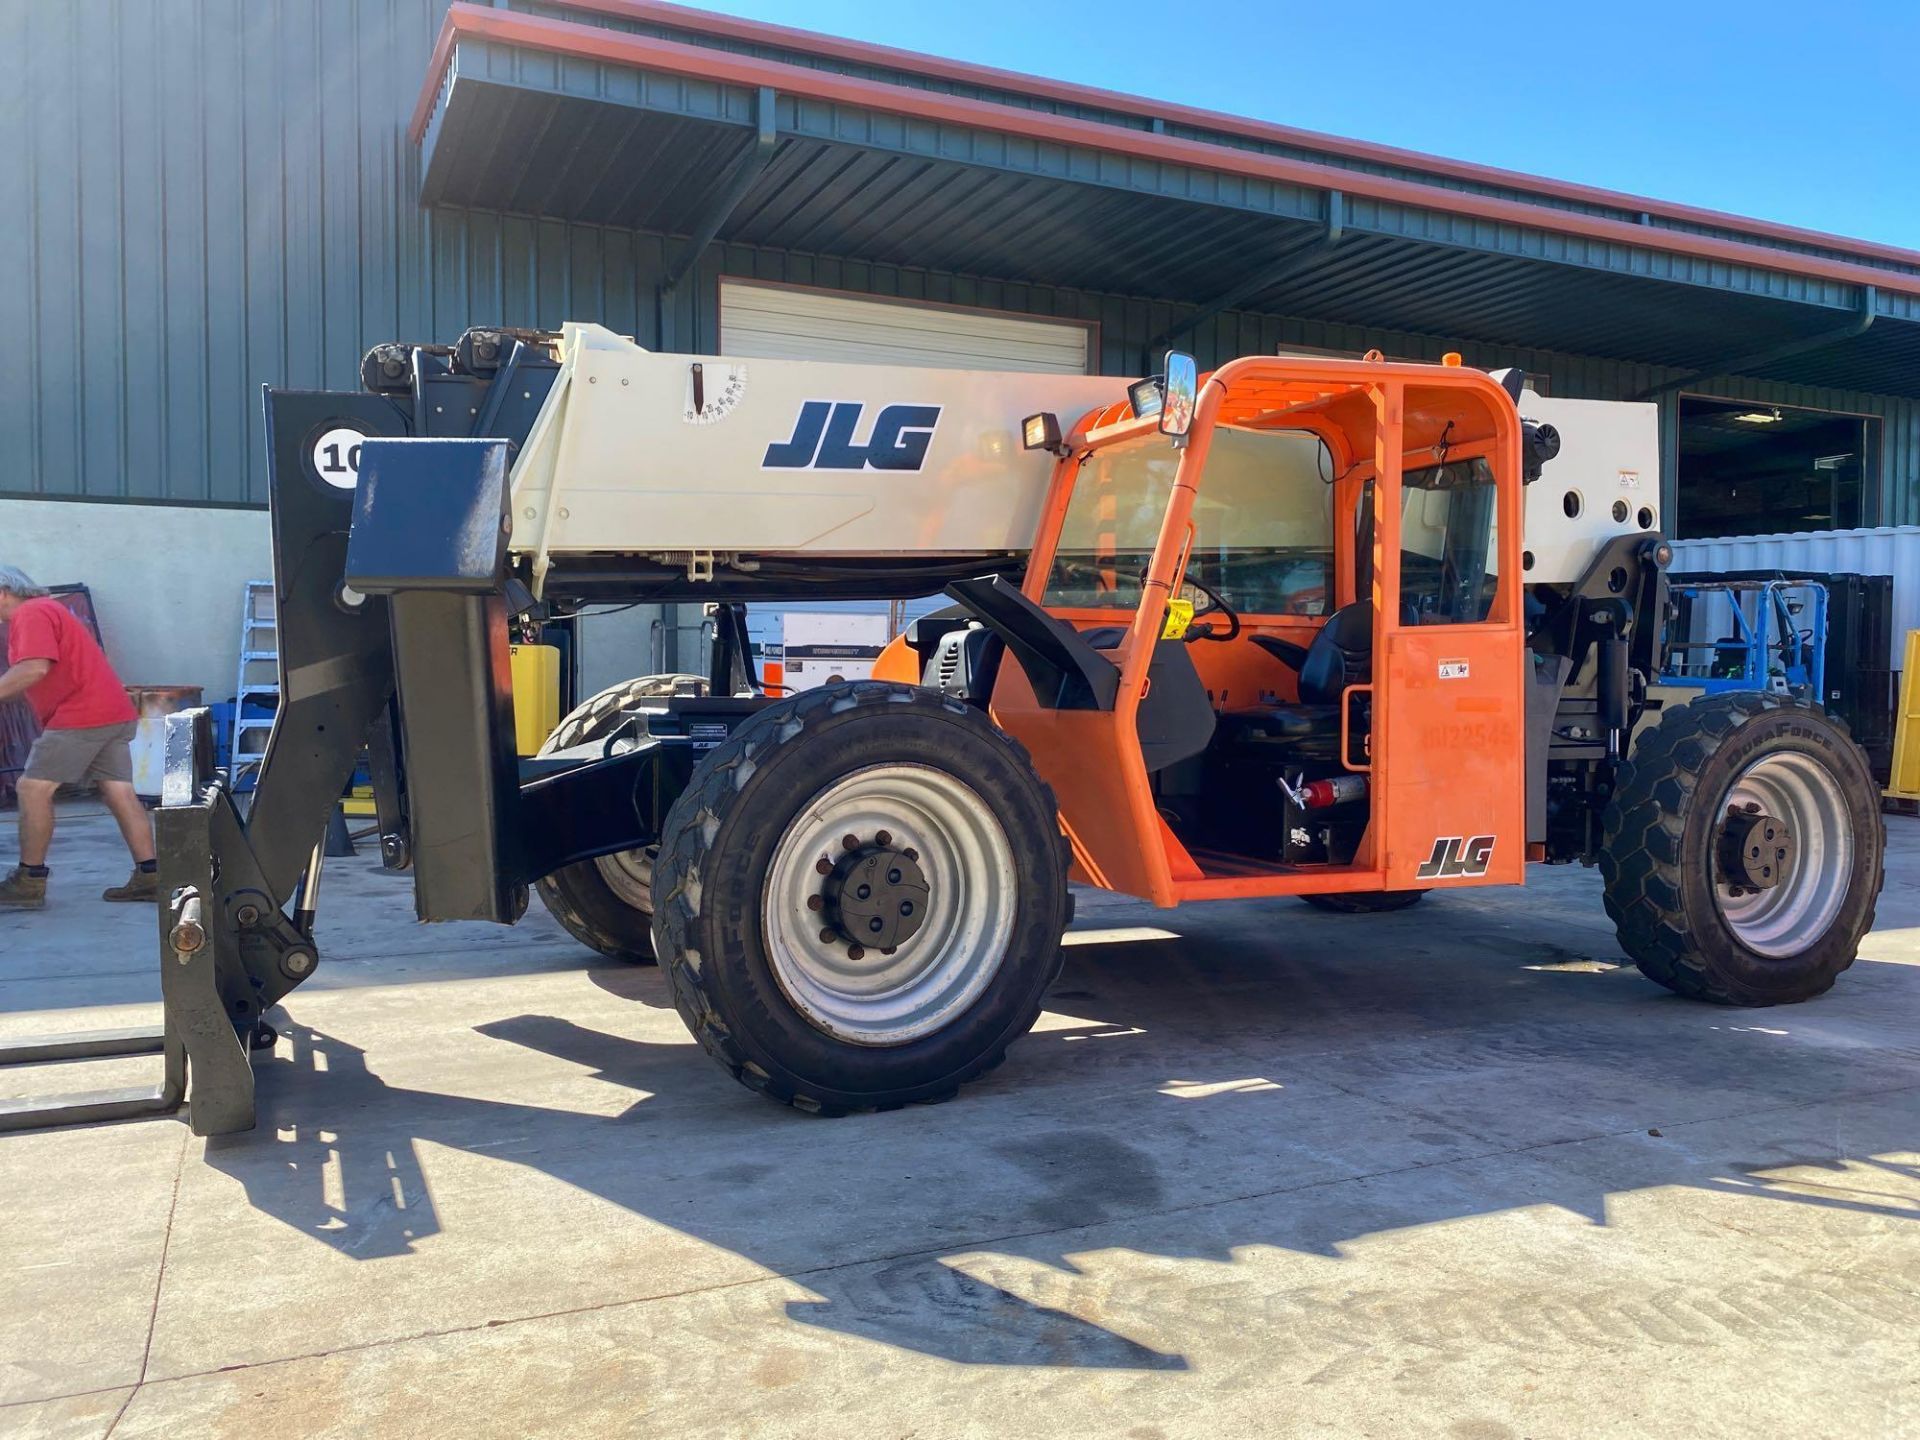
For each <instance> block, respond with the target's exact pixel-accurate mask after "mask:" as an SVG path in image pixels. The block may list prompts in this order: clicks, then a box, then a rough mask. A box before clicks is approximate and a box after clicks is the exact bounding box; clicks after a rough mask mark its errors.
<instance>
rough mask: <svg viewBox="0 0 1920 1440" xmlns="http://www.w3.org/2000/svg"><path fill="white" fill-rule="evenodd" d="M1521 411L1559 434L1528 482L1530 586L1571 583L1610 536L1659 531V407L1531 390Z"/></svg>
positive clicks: (1526, 532)
mask: <svg viewBox="0 0 1920 1440" xmlns="http://www.w3.org/2000/svg"><path fill="white" fill-rule="evenodd" d="M1520 413H1521V414H1522V415H1524V416H1526V418H1527V419H1529V420H1540V421H1544V422H1545V423H1547V424H1549V425H1552V426H1553V427H1554V428H1555V429H1556V430H1558V431H1559V432H1560V454H1559V455H1558V456H1557V457H1555V458H1554V459H1552V460H1549V461H1548V462H1547V463H1546V465H1545V466H1544V467H1543V468H1542V470H1541V472H1540V478H1539V479H1538V480H1536V481H1534V482H1533V483H1532V484H1531V485H1529V486H1527V518H1526V527H1525V530H1524V532H1523V533H1524V537H1525V538H1524V544H1525V549H1526V552H1527V554H1529V555H1531V556H1532V557H1533V564H1532V566H1531V567H1529V568H1528V570H1527V572H1526V574H1525V575H1524V576H1523V577H1522V578H1523V579H1524V580H1525V581H1526V582H1527V583H1528V584H1529V585H1571V584H1573V583H1574V582H1575V581H1576V580H1578V579H1579V578H1580V577H1581V576H1582V575H1584V574H1586V573H1587V567H1588V566H1589V565H1591V564H1592V563H1593V557H1594V556H1595V555H1597V554H1598V553H1599V552H1600V547H1601V546H1603V545H1605V544H1606V543H1607V541H1609V540H1612V539H1614V538H1615V537H1616V536H1620V535H1633V534H1643V533H1647V532H1650V531H1656V530H1658V529H1659V528H1660V407H1659V406H1657V405H1639V404H1632V403H1630V402H1627V401H1624V400H1562V399H1560V398H1558V397H1557V396H1541V395H1535V394H1534V393H1533V392H1532V391H1530V390H1529V391H1524V392H1522V394H1521V396H1520ZM1570 495H1571V496H1573V497H1574V498H1573V499H1572V500H1569V499H1568V498H1567V497H1568V496H1570Z"/></svg>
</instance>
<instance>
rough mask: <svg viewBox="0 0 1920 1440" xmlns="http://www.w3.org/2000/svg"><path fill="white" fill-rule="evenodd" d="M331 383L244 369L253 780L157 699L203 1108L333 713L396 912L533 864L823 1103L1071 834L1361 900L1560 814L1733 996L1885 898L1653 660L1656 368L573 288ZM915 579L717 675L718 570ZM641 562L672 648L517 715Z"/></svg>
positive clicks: (552, 889) (772, 578)
mask: <svg viewBox="0 0 1920 1440" xmlns="http://www.w3.org/2000/svg"><path fill="white" fill-rule="evenodd" d="M1452 358H1453V357H1449V359H1450V360H1452ZM363 379H364V382H365V391H364V393H358V394H312V393H298V392H269V393H268V395H267V397H266V404H267V419H268V433H269V441H270V446H271V455H272V502H273V541H274V563H275V578H276V583H277V591H278V599H279V620H280V627H281V635H280V654H281V666H282V694H283V697H284V698H283V702H282V708H281V710H280V713H279V718H278V720H277V723H276V726H275V729H274V731H273V736H272V740H271V742H270V746H269V749H268V751H267V755H266V759H265V762H264V764H263V765H262V767H261V770H260V774H259V781H258V787H257V790H256V792H255V797H254V801H253V805H252V808H251V811H250V812H249V813H248V814H247V816H246V817H245V818H242V816H241V815H240V813H239V811H238V810H236V808H235V805H234V802H233V799H232V797H231V796H230V795H229V794H228V792H227V790H226V788H225V786H224V783H223V779H222V777H221V776H220V775H219V773H218V772H216V771H215V770H214V769H213V767H212V764H211V759H210V756H209V754H208V746H207V726H206V717H205V716H204V715H197V716H187V717H180V718H178V719H177V720H176V722H175V723H176V728H175V731H174V732H173V733H171V734H170V736H169V741H170V748H171V749H172V751H173V761H174V763H173V767H172V769H171V770H170V772H169V776H168V785H169V792H168V803H167V804H166V806H165V807H164V808H163V809H162V810H161V811H160V813H159V832H160V844H161V875H162V882H163V883H162V889H163V894H164V895H166V896H167V897H168V898H167V900H166V901H165V903H163V905H162V907H161V921H160V930H161V957H162V969H163V974H164V978H165V990H166V1000H167V1009H166V1013H167V1028H168V1038H167V1046H168V1061H169V1067H168V1075H169V1087H170V1089H171V1090H172V1092H173V1094H174V1095H175V1096H176V1098H177V1093H178V1087H179V1086H180V1085H181V1084H182V1083H183V1081H184V1079H185V1077H186V1074H187V1072H188V1067H189V1066H190V1067H191V1079H192V1092H191V1096H190V1108H191V1119H192V1123H193V1127H194V1129H195V1130H196V1131H199V1132H201V1133H212V1132H222V1131H228V1130H235V1129H243V1128H246V1127H247V1126H249V1125H250V1124H251V1123H252V1120H253V1103H252V1102H253V1095H252V1079H251V1072H250V1068H249V1062H248V1054H247V1051H248V1048H249V1046H250V1045H252V1044H256V1043H259V1042H260V1040H262V1039H263V1038H266V1037H268V1036H270V1034H271V1031H270V1030H268V1029H267V1027H266V1026H265V1024H264V1022H263V1020H262V1014H263V1012H264V1011H266V1010H267V1008H268V1007H269V1006H271V1005H273V1004H274V1003H275V1002H277V1001H279V1000H280V999H281V998H282V997H283V996H284V995H286V994H287V992H289V991H290V990H292V989H293V988H294V987H295V986H296V985H298V984H299V983H300V982H301V981H303V980H305V979H306V978H308V977H309V976H310V975H312V974H313V972H314V969H315V966H316V964H317V962H318V952H317V950H316V947H315V944H314V937H313V917H314V912H315V907H316V904H317V897H318V892H319V888H320V872H321V861H320V851H319V847H318V845H317V843H316V842H317V841H318V840H319V839H320V838H321V835H322V832H323V830H324V828H325V825H326V822H327V819H328V816H329V813H330V812H331V810H332V808H333V806H334V804H335V802H336V801H337V799H338V797H339V796H340V794H341V790H342V787H343V785H344V784H345V783H346V782H347V780H348V778H349V776H350V775H351V774H352V772H353V769H354V765H355V760H356V756H357V755H358V754H359V753H360V751H361V749H362V747H363V746H365V747H367V748H368V751H369V754H370V756H371V759H372V769H373V777H374V790H375V796H376V804H377V808H378V813H379V825H380V830H381V836H382V839H381V846H382V851H383V856H384V860H385V863H386V864H387V865H388V866H389V867H393V868H407V867H411V868H412V870H413V872H414V881H415V894H416V903H417V910H418V913H419V916H420V918H421V919H423V920H454V919H461V920H467V919H482V920H494V921H499V922H503V923H512V922H513V921H515V920H516V919H518V918H519V917H520V915H521V914H522V912H523V910H524V908H525V906H526V904H527V901H528V894H529V888H530V887H536V888H538V889H539V890H540V892H541V894H542V895H543V896H544V897H545V900H546V903H547V905H548V906H549V908H550V909H551V910H552V911H553V913H554V914H555V915H556V917H557V918H558V919H559V920H560V921H561V923H562V924H563V925H564V926H566V928H567V929H568V930H570V931H571V932H572V933H573V934H575V935H577V936H579V937H580V938H582V939H583V940H585V941H586V942H587V943H589V944H590V945H592V946H594V947H595V948H597V949H599V950H600V951H602V952H604V953H605V954H607V955H611V956H619V957H623V958H627V959H642V958H652V957H654V956H657V957H658V960H659V962H660V963H661V964H662V965H664V966H665V967H667V970H668V972H669V974H670V977H671V983H672V989H673V994H674V998H675V1002H676V1004H677V1006H678V1008H679V1010H680V1013H681V1015H682V1016H683V1017H684V1018H685V1020H686V1023H687V1025H688V1026H689V1027H690V1028H691V1030H692V1031H693V1033H694V1034H695V1035H696V1036H697V1037H698V1038H699V1040H700V1043H701V1044H702V1045H703V1046H704V1047H705V1048H706V1050H707V1051H708V1052H709V1053H710V1054H711V1055H712V1056H713V1057H714V1058H715V1059H716V1060H718V1061H719V1062H720V1063H721V1065H723V1066H724V1067H725V1068H726V1069H727V1070H728V1071H730V1072H731V1073H732V1074H733V1075H734V1076H735V1077H736V1078H738V1079H739V1080H741V1081H742V1082H744V1083H745V1084H747V1085H749V1086H751V1087H753V1088H754V1089H756V1090H759V1091H761V1092H762V1093H764V1094H766V1095H769V1096H771V1097H773V1098H775V1099H777V1100H781V1101H784V1102H787V1103H789V1104H793V1105H796V1106H800V1107H802V1108H805V1109H808V1110H816V1111H822V1112H842V1111H849V1110H860V1109H868V1108H878V1107H888V1106H895V1105H899V1104H902V1103H904V1102H909V1101H929V1100H940V1099H944V1098H946V1097H948V1096H950V1095H952V1094H953V1093H954V1092H955V1090H956V1088H957V1087H958V1086H960V1085H961V1084H963V1083H965V1082H966V1081H968V1080H970V1079H972V1078H973V1077H974V1076H977V1075H979V1074H981V1073H982V1072H983V1071H986V1070H988V1069H990V1068H991V1067H992V1066H994V1065H995V1064H997V1063H998V1062H999V1061H1000V1059H1001V1058H1002V1056H1003V1055H1004V1054H1005V1052H1006V1049H1007V1047H1008V1046H1009V1045H1010V1044H1011V1043H1012V1042H1013V1041H1015V1040H1017V1039H1018V1038H1019V1037H1020V1036H1021V1035H1022V1034H1024V1033H1025V1032H1026V1031H1027V1029H1028V1028H1029V1027H1030V1026H1031V1025H1032V1024H1033V1022H1034V1019H1035V1017H1036V1015H1037V1014H1038V1012H1039V1010H1040V1006H1041V1001H1042V997H1043V995H1044V994H1045V992H1046V990H1047V987H1048V984H1049V982H1051V981H1052V980H1053V978H1054V976H1055V975H1056V974H1057V973H1058V971H1059V968H1060V963H1061V949H1060V937H1061V932H1062V930H1063V929H1064V928H1065V926H1066V924H1067V922H1068V920H1069V918H1070V915H1071V912H1072V899H1071V895H1070V892H1069V889H1068V884H1069V881H1070V880H1072V881H1078V882H1080V883H1082V884H1086V885H1093V886H1099V887H1102V888H1104V889H1108V890H1114V891H1118V892H1121V893H1124V894H1128V895H1135V896H1140V897H1142V898H1145V899H1147V900H1150V901H1152V902H1154V903H1155V904H1157V905H1162V906H1170V905H1176V904H1180V903H1182V902H1185V901H1191V900H1205V899H1215V898H1236V899H1247V898H1254V897H1274V898H1276V899H1278V898H1279V897H1287V896H1292V897H1298V898H1299V899H1301V900H1304V901H1307V902H1309V903H1311V904H1315V905H1318V906H1320V907H1322V908H1324V909H1328V910H1338V911H1349V912H1358V911H1374V910H1390V909H1398V908H1400V907H1403V906H1406V905H1411V904H1413V903H1414V902H1416V901H1418V900H1420V899H1421V898H1422V896H1423V895H1425V894H1426V892H1428V891H1430V890H1435V889H1449V888H1456V887H1461V886H1469V885H1491V884H1516V883H1519V882H1520V880H1521V879H1522V875H1523V872H1524V870H1525V867H1526V864H1527V863H1528V862H1529V861H1541V862H1566V861H1575V860H1578V861H1583V862H1589V863H1592V862H1596V861H1597V862H1598V864H1599V867H1600V870H1601V874H1602V877H1603V880H1604V884H1605V893H1606V906H1607V911H1608V913H1609V914H1610V915H1611V917H1612V918H1613V920H1614V922H1615V923H1616V925H1617V927H1618V932H1619V940H1620V944H1621V946H1622V948H1623V949H1624V950H1625V951H1626V953H1627V954H1628V955H1630V956H1631V957H1632V958H1633V960H1634V961H1635V962H1636V963H1637V964H1638V965H1639V967H1640V968H1641V969H1642V970H1643V971H1644V972H1645V973H1646V974H1647V975H1648V976H1649V977H1651V978H1652V979H1653V980H1655V981H1657V982H1658V983H1660V984H1661V985H1664V986H1666V987H1668V988H1669V989H1672V990H1675V991H1677V992H1679V993H1680V994H1682V995H1686V996H1691V997H1696V998H1699V999H1704V1000H1714V1001H1720V1002H1723V1003H1730V1004H1740V1005H1767V1004H1774V1003H1781V1002H1790V1001H1798V1000H1805V999H1807V998H1809V997H1810V996H1814V995H1818V994H1820V993H1821V992H1822V991H1824V990H1826V989H1827V987H1828V986H1830V985H1831V984H1832V983H1833V981H1834V978H1835V977H1836V976H1837V975H1838V974H1839V973H1840V972H1841V971H1842V970H1844V969H1846V968H1847V966H1848V965H1849V964H1850V963H1851V962H1852V960H1853V958H1854V955H1855V951H1856V948H1857V946H1858V945H1859V943H1860V940H1861V937H1862V936H1863V935H1864V934H1865V933H1866V932H1867V930H1868V929H1869V927H1870V925H1871V923H1872V918H1873V909H1874V903H1875V899H1876V896H1877V894H1878V892H1879V889H1880V883H1881V868H1882V852H1883V848H1884V833H1883V829H1882V823H1881V819H1880V813H1879V806H1878V792H1877V789H1876V787H1875V785H1874V783H1873V780H1872V777H1871V776H1870V774H1869V773H1868V769H1867V766H1866V763H1865V761H1864V760H1863V758H1862V756H1861V754H1860V752H1859V751H1858V750H1857V749H1856V748H1855V746H1854V745H1853V744H1852V742H1851V741H1850V740H1849V738H1848V737H1847V735H1846V733H1845V732H1844V730H1843V729H1842V728H1841V727H1840V726H1839V725H1838V724H1837V723H1835V722H1834V721H1832V720H1830V719H1828V718H1827V717H1826V716H1824V715H1823V714H1821V713H1820V712H1819V711H1817V710H1814V709H1810V708H1807V707H1805V706H1801V705H1796V704H1793V703H1790V702H1788V701H1786V700H1784V699H1783V698H1781V697H1778V696H1775V695H1769V694H1763V693H1730V694H1719V695H1713V696H1707V697H1703V698H1698V699H1694V700H1691V701H1689V702H1687V703H1684V704H1679V705H1668V706H1666V707H1665V708H1657V702H1655V701H1651V700H1650V699H1649V697H1648V695H1647V685H1648V681H1649V680H1650V679H1651V678H1653V677H1656V676H1657V675H1658V674H1659V673H1660V671H1661V669H1662V658H1663V657H1662V654H1661V632H1662V622H1663V619H1664V617H1665V613H1666V609H1667V599H1666V579H1665V573H1664V572H1665V567H1666V565H1667V562H1668V560H1669V559H1670V551H1669V548H1668V547H1667V545H1666V544H1665V543H1664V541H1663V540H1662V539H1661V537H1660V534H1659V532H1658V515H1657V499H1656V496H1657V492H1658V486H1657V481H1656V475H1657V464H1658V459H1657V455H1658V447H1657V443H1656V439H1655V432H1654V419H1653V411H1652V408H1651V407H1647V406H1627V405H1607V404H1599V403H1584V402H1573V401H1564V400H1543V399H1540V398H1538V397H1535V396H1533V395H1532V394H1531V393H1530V392H1525V391H1523V389H1522V386H1521V383H1520V381H1521V377H1519V376H1518V375H1515V374H1507V375H1504V376H1490V375H1488V374H1485V373H1482V372H1480V371H1476V370H1473V369H1470V368H1466V367H1464V366H1461V365H1459V364H1458V363H1457V362H1456V363H1449V364H1443V365H1424V364H1400V363H1389V362H1386V361H1384V360H1382V359H1380V358H1379V357H1378V356H1369V357H1367V358H1365V359H1359V360H1335V359H1322V358H1287V357H1251V358H1246V359H1240V360H1235V361H1233V362H1232V363H1230V364H1227V365H1224V366H1222V367H1221V368H1220V369H1218V370H1216V371H1214V372H1213V373H1212V374H1211V375H1208V376H1205V377H1199V376H1196V375H1195V373H1194V369H1193V364H1192V361H1191V360H1190V359H1189V358H1187V357H1184V356H1180V355H1177V354H1176V355H1170V356H1169V357H1168V359H1167V364H1166V367H1165V374H1164V375H1163V376H1160V377H1156V378H1155V379H1154V380H1150V381H1143V382H1140V383H1138V384H1136V385H1134V386H1132V387H1130V388H1129V390H1128V391H1127V394H1126V398H1125V399H1122V398H1121V395H1120V384H1119V382H1114V381H1108V380H1100V379H1089V378H1072V379H1060V378H1058V377H1046V376H1036V375H983V374H970V373H965V372H952V371H934V370H911V369H895V368H881V367H864V366H857V365H831V364H810V363H800V362H791V361H761V360H755V361H751V362H739V361H730V360H727V359H724V358H720V357H688V356H680V355H663V354H651V353H648V352H646V351H644V350H642V349H640V348H639V347H637V346H635V345H633V344H631V343H630V342H627V341H624V340H622V339H620V338H619V337H617V336H614V335H612V334H610V333H608V332H606V331H604V330H601V329H599V328H597V327H594V326H575V325H569V326H568V327H566V329H565V330H564V332H562V333H561V334H558V335H556V334H550V333H517V332H503V331H474V332H469V333H468V334H467V335H466V336H465V337H463V338H462V340H461V341H460V343H459V344H458V345H457V346H455V347H447V348H435V347H427V346H414V347H407V346H385V347H381V348H379V349H376V350H375V351H373V352H372V353H371V354H370V355H369V356H368V357H367V361H366V364H365V367H364V375H363ZM1523 397H1524V405H1525V409H1526V411H1527V414H1526V417H1525V418H1523V416H1522V408H1521V403H1520V402H1522V401H1523ZM943 588H944V589H945V591H946V593H947V594H948V595H949V596H950V597H951V598H952V599H953V600H954V601H955V602H956V603H955V605H954V607H953V608H952V609H951V610H950V611H947V612H944V613H942V614H939V615H936V616H934V617H932V618H930V619H923V620H921V621H919V622H918V623H916V624H915V625H914V626H913V627H912V628H911V629H910V630H909V631H908V632H907V634H906V635H904V636H903V637H901V639H900V640H899V641H897V642H896V643H895V645H894V646H893V647H891V648H890V650H889V651H888V652H887V653H886V654H885V655H883V657H882V659H881V662H880V664H879V667H878V670H877V672H876V675H877V678H875V679H873V680H868V681H858V682H853V683H844V684H836V685H829V686H826V687H824V688H821V689H815V690H809V691H806V692H804V693H799V694H794V695H788V696H782V695H779V694H770V693H767V692H766V689H765V688H764V687H763V686H762V684H761V683H760V680H759V678H758V676H757V675H756V673H755V667H754V664H753V661H752V657H751V653H750V649H749V647H748V644H747V636H746V628H745V619H744V609H743V605H744V604H745V603H747V602H751V601H754V600H757V599H763V598H764V599H773V600H792V599H807V600H818V599H823V598H860V597H865V598H872V597H882V596H885V597H910V596H918V595H926V594H929V593H933V592H937V591H939V590H941V589H943ZM636 601H642V602H664V601H673V602H688V601H706V602H709V603H710V604H711V605H712V606H713V609H712V612H711V613H712V615H713V618H714V622H715V633H716V639H715V641H714V644H713V647H712V657H711V666H710V673H709V674H708V675H707V676H706V677H704V679H705V683H704V684H685V683H682V684H680V685H677V686H676V685H673V684H669V683H663V682H660V681H658V680H647V679H643V680H640V681H638V682H636V683H635V684H634V685H632V686H630V687H623V688H621V689H616V690H615V691H610V692H608V693H607V694H606V695H603V696H599V697H596V698H595V699H593V700H592V701H589V702H588V703H587V704H585V705H583V706H582V707H580V709H579V710H578V711H576V712H575V714H573V715H572V716H569V717H568V719H567V720H566V721H565V722H564V723H563V724H562V725H561V727H560V729H559V730H558V732H556V733H555V735H554V736H553V738H552V740H550V741H549V742H548V745H547V746H546V748H545V749H544V750H543V751H542V752H541V753H540V754H539V755H538V756H536V757H533V758H530V759H525V760H522V759H520V758H519V757H517V755H516V753H515V747H514V717H513V704H514V696H513V691H512V678H511V665H510V660H509V643H510V639H511V638H512V637H514V636H516V635H519V636H522V637H525V638H531V637H534V636H537V634H538V633H539V631H540V629H541V627H542V626H543V625H546V624H551V623H558V622H559V621H561V620H563V619H564V618H565V617H567V616H569V615H572V614H577V613H579V612H580V611H582V610H583V609H585V608H587V607H592V606H596V605H603V604H606V603H610V602H611V603H622V604H624V603H631V602H636ZM676 690H677V691H679V692H680V693H672V692H674V691H676ZM663 692H665V693H663Z"/></svg>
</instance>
